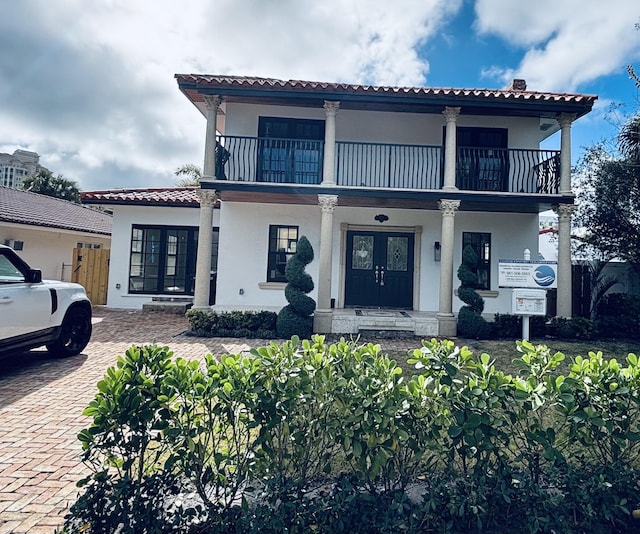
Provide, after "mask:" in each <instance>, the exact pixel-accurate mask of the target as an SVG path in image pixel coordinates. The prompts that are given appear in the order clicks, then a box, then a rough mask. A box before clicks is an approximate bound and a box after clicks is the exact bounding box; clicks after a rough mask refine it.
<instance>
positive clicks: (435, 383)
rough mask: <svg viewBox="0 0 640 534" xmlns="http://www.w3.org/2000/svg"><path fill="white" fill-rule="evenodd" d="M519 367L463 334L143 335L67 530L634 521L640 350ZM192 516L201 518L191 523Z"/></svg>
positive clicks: (101, 399) (325, 529) (117, 389)
mask: <svg viewBox="0 0 640 534" xmlns="http://www.w3.org/2000/svg"><path fill="white" fill-rule="evenodd" d="M517 350H518V356H519V357H518V358H516V359H515V361H514V362H515V364H516V366H517V367H518V368H519V370H520V371H519V373H518V375H517V376H512V375H509V374H506V373H505V372H503V371H501V370H500V369H498V368H496V366H495V363H494V362H493V361H492V359H491V357H490V356H489V355H488V354H481V355H480V356H479V357H476V356H474V354H473V353H472V352H471V351H470V350H469V349H468V348H466V347H457V346H455V345H454V343H453V342H451V341H437V340H431V341H423V342H422V344H421V347H419V348H417V349H415V350H413V351H411V353H410V355H409V362H410V363H411V364H412V365H413V366H414V367H415V370H416V372H415V374H413V375H412V376H411V377H410V379H406V377H405V376H404V375H403V372H402V369H401V368H400V367H399V366H398V365H397V364H396V362H395V361H393V360H392V359H390V358H389V357H388V356H386V355H385V354H383V353H382V351H381V348H380V346H379V345H373V344H364V345H359V344H357V343H356V342H354V341H346V340H341V341H339V342H337V343H334V344H330V345H329V344H327V343H325V339H324V338H323V337H322V336H314V337H313V338H312V339H311V340H303V341H300V340H299V339H298V338H293V339H291V340H290V341H287V342H284V343H282V344H280V345H279V344H276V343H270V344H269V345H267V346H265V347H261V348H258V349H254V350H252V351H251V353H247V354H237V355H225V356H221V357H220V358H219V359H215V358H213V357H212V356H211V355H208V356H206V357H205V358H204V360H202V361H200V360H190V361H189V360H184V359H181V358H175V357H174V356H173V355H172V353H171V352H170V351H169V350H168V349H167V348H166V347H155V346H151V347H132V348H131V349H129V350H128V351H127V353H126V354H125V355H124V356H121V357H119V358H118V360H117V363H116V366H114V367H112V368H110V369H108V370H107V373H106V375H105V377H104V378H103V379H102V380H101V381H100V382H99V384H98V392H97V394H96V397H95V399H94V400H93V401H92V402H91V403H90V405H89V407H88V408H87V409H86V410H85V415H87V416H89V417H90V418H91V423H90V425H89V426H88V428H87V429H85V430H83V431H82V432H81V433H80V434H79V439H80V441H81V442H82V444H83V450H84V458H85V462H86V463H87V466H88V467H89V468H90V470H91V475H90V476H89V477H88V478H87V479H86V480H85V481H83V483H82V487H83V488H84V492H83V494H82V495H81V496H80V497H79V499H78V501H77V502H76V503H75V504H74V506H73V507H72V508H71V512H70V514H69V516H68V519H67V529H68V531H88V532H107V533H109V532H114V533H115V532H188V531H191V532H213V533H216V532H249V533H276V532H317V533H327V534H328V533H340V532H344V533H347V532H350V533H360V532H362V533H365V532H407V533H421V532H444V533H452V534H454V533H462V532H465V533H466V532H494V533H495V532H513V533H515V532H528V533H532V534H537V533H545V532H564V533H568V534H579V533H584V532H587V531H588V532H603V533H604V532H626V531H631V529H632V527H633V519H632V518H631V514H630V510H631V509H632V508H634V507H637V506H638V505H640V503H639V502H638V501H639V499H638V494H639V492H640V466H639V465H638V462H639V461H638V457H639V456H640V455H639V453H640V363H639V362H638V358H637V356H636V355H634V354H629V355H628V357H627V358H626V361H625V362H617V361H616V360H607V359H605V358H604V357H603V355H602V354H600V353H590V354H589V355H588V356H585V357H576V358H575V359H574V360H573V362H572V363H571V365H570V371H569V373H567V374H566V375H562V374H560V372H559V369H560V365H561V364H562V362H563V361H564V359H565V356H564V355H563V354H561V353H552V352H550V351H549V350H548V348H547V347H545V346H544V345H533V344H531V343H529V342H526V341H522V342H518V343H517ZM189 529H191V530H189Z"/></svg>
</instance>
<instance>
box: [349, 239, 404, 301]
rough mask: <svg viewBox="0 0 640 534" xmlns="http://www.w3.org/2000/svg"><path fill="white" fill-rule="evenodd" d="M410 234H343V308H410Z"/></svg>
mask: <svg viewBox="0 0 640 534" xmlns="http://www.w3.org/2000/svg"><path fill="white" fill-rule="evenodd" d="M413 245H414V234H412V233H404V232H377V231H360V230H353V231H348V232H347V257H346V280H345V282H346V283H345V306H363V307H365V306H366V307H378V308H412V307H413V261H414V257H413V256H414V253H413V249H414V246H413Z"/></svg>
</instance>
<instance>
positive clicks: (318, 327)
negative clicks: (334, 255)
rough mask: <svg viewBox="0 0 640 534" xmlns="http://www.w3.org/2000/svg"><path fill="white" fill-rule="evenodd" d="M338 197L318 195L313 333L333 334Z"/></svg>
mask: <svg viewBox="0 0 640 534" xmlns="http://www.w3.org/2000/svg"><path fill="white" fill-rule="evenodd" d="M337 203H338V197H337V195H318V204H320V208H321V210H322V215H321V219H320V254H319V261H320V265H319V268H318V307H317V309H316V312H315V314H314V316H313V331H314V332H315V333H317V334H329V333H331V318H332V315H333V314H332V312H331V251H332V249H333V212H334V210H335V208H336V204H337Z"/></svg>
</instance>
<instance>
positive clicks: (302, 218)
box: [214, 200, 538, 315]
mask: <svg viewBox="0 0 640 534" xmlns="http://www.w3.org/2000/svg"><path fill="white" fill-rule="evenodd" d="M383 211H384V213H385V215H387V216H388V217H389V219H388V220H387V221H385V222H384V223H383V224H380V223H379V222H377V221H375V219H374V217H375V216H376V215H377V214H378V213H380V212H381V210H380V209H379V208H353V207H344V208H341V207H340V205H339V200H338V206H337V207H336V208H335V212H334V215H333V217H334V221H333V235H332V240H331V241H332V257H333V259H334V261H333V262H332V267H331V269H332V273H331V298H332V299H333V300H334V303H335V307H336V308H342V307H344V276H345V262H346V258H345V247H346V245H345V231H346V230H347V229H348V228H352V227H353V228H358V229H365V230H370V231H402V232H408V233H415V236H416V243H415V249H414V250H415V251H416V252H417V253H418V256H417V257H416V258H415V259H414V268H415V270H416V273H417V274H418V275H419V276H417V277H414V281H415V282H416V284H417V287H414V309H415V310H416V311H425V312H436V311H437V310H438V293H439V286H438V277H439V275H440V262H439V261H436V260H435V258H434V243H435V242H437V241H440V219H441V217H440V213H439V212H438V211H421V210H400V209H389V210H383ZM320 217H321V211H320V207H319V206H293V205H285V204H282V205H278V204H262V205H259V204H248V203H239V202H236V203H234V202H225V203H223V204H222V206H221V209H220V227H221V231H220V251H221V253H220V255H219V259H218V272H219V277H218V287H217V301H216V306H214V309H273V310H275V309H280V308H281V307H282V306H284V305H286V304H287V301H286V299H285V298H284V284H282V283H267V282H266V275H267V255H268V238H269V226H270V225H286V226H298V227H299V235H304V236H306V237H307V239H309V242H310V243H311V245H312V247H313V248H314V252H315V259H314V261H313V262H312V263H310V264H309V265H308V266H307V272H308V273H309V274H310V275H311V277H312V278H313V279H314V280H317V279H318V276H319V272H318V250H319V246H320V243H319V238H320V235H319V228H320ZM463 232H485V233H490V234H491V236H492V240H491V290H490V291H488V292H484V295H483V296H484V298H485V313H487V314H489V315H493V314H495V313H510V310H511V290H507V289H503V290H501V289H500V288H498V285H497V283H498V259H522V257H523V251H524V249H525V248H528V249H530V250H532V251H536V252H537V238H538V217H537V215H536V214H498V213H495V214H494V213H479V212H463V213H459V214H458V215H457V216H456V238H455V242H454V260H453V261H454V267H455V270H456V271H457V267H458V266H459V265H460V263H461V261H462V234H463ZM453 285H454V288H456V287H458V286H459V285H460V284H459V281H457V279H455V280H454V283H453ZM310 296H311V297H312V298H314V299H317V288H315V289H314V291H313V292H312V293H311V294H310ZM461 305H462V302H461V301H460V300H458V299H457V298H455V299H454V311H457V310H458V309H459V308H460V306H461Z"/></svg>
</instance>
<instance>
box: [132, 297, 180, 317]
mask: <svg viewBox="0 0 640 534" xmlns="http://www.w3.org/2000/svg"><path fill="white" fill-rule="evenodd" d="M191 306H193V298H189V297H153V298H152V299H151V302H145V303H144V304H143V305H142V310H143V311H154V312H164V313H175V314H176V315H184V314H185V313H186V312H187V310H188V309H189V308H191Z"/></svg>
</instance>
